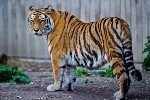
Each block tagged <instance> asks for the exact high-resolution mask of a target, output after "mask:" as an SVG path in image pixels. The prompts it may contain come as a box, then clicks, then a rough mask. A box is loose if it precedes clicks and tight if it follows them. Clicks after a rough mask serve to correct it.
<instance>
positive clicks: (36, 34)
mask: <svg viewBox="0 0 150 100" xmlns="http://www.w3.org/2000/svg"><path fill="white" fill-rule="evenodd" d="M34 35H35V36H42V35H43V34H38V33H34Z"/></svg>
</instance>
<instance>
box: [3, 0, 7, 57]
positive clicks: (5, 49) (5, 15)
mask: <svg viewBox="0 0 150 100" xmlns="http://www.w3.org/2000/svg"><path fill="white" fill-rule="evenodd" d="M2 6H3V7H2V17H3V21H4V22H3V29H4V30H3V34H4V37H3V39H4V52H5V53H6V54H7V52H8V45H7V44H8V29H7V28H8V25H7V24H8V19H7V16H8V15H7V11H8V9H7V1H5V0H4V1H3V5H2Z"/></svg>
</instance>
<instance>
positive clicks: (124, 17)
mask: <svg viewBox="0 0 150 100" xmlns="http://www.w3.org/2000/svg"><path fill="white" fill-rule="evenodd" d="M120 1H121V6H120V7H121V18H122V19H123V20H125V21H126V9H125V7H126V3H125V1H127V0H120Z"/></svg>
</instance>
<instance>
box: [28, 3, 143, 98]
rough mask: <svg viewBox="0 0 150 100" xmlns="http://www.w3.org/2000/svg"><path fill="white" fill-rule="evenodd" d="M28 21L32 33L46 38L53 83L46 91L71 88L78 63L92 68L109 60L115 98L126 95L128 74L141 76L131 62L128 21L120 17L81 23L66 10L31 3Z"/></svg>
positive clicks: (130, 40) (125, 96) (126, 96)
mask: <svg viewBox="0 0 150 100" xmlns="http://www.w3.org/2000/svg"><path fill="white" fill-rule="evenodd" d="M28 23H29V26H30V29H31V32H32V33H33V35H36V36H45V37H46V40H47V42H48V51H49V53H50V57H51V61H52V67H53V73H54V84H51V85H49V86H48V87H47V90H48V91H56V90H62V89H63V88H65V89H66V90H74V82H75V80H76V77H75V69H76V68H75V67H76V66H78V65H81V66H84V67H87V68H90V69H94V68H97V67H99V66H101V65H102V64H103V63H104V62H109V63H110V65H111V66H112V69H113V73H114V74H115V76H116V79H117V81H118V83H119V85H120V90H119V91H118V92H116V93H115V97H116V100H121V99H128V95H127V94H128V89H129V86H130V77H129V74H131V75H132V76H133V77H134V78H136V79H137V80H138V81H139V80H141V79H142V75H141V73H140V72H139V71H138V70H137V69H136V68H135V66H134V62H133V53H132V38H131V32H130V29H129V25H128V24H127V23H126V22H125V21H124V20H122V19H120V18H116V17H110V18H103V19H101V20H98V21H96V22H90V23H84V22H82V21H80V20H79V19H78V18H77V17H75V16H74V15H72V14H71V13H69V12H66V11H65V12H63V11H57V10H54V9H52V8H51V7H50V6H48V7H47V8H40V9H34V8H33V6H31V7H30V8H29V12H28ZM63 76H65V78H66V84H65V85H64V84H63Z"/></svg>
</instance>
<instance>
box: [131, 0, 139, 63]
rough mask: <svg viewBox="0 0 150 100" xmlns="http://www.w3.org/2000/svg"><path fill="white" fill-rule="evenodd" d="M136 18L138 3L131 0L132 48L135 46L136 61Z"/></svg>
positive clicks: (135, 58)
mask: <svg viewBox="0 0 150 100" xmlns="http://www.w3.org/2000/svg"><path fill="white" fill-rule="evenodd" d="M136 19H137V16H136V3H135V1H133V0H131V21H132V22H131V26H132V29H131V32H132V44H133V45H132V48H133V58H134V61H135V62H137V49H136V48H137V45H136V43H137V32H138V31H137V27H136Z"/></svg>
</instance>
